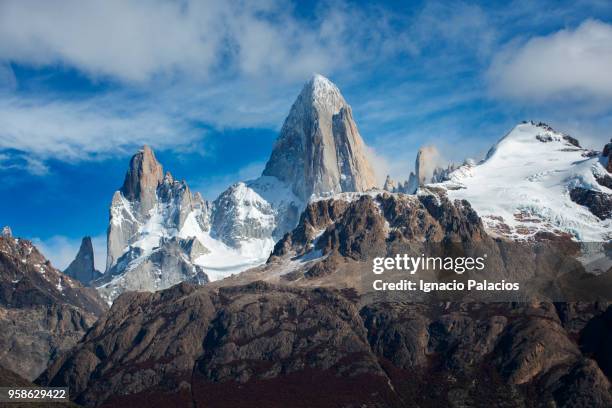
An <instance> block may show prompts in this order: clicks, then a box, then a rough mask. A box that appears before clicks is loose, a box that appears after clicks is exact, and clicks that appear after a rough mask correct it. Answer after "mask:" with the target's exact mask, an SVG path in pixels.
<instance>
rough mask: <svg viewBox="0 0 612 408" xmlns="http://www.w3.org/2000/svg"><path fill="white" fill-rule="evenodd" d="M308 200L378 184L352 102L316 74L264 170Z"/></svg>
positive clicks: (363, 189)
mask: <svg viewBox="0 0 612 408" xmlns="http://www.w3.org/2000/svg"><path fill="white" fill-rule="evenodd" d="M263 174H264V175H265V176H273V177H276V178H278V179H279V180H281V181H283V182H286V183H287V184H289V185H290V186H291V189H292V191H293V192H294V193H295V194H296V195H297V196H298V197H299V198H301V199H302V201H304V202H306V201H308V200H309V199H310V197H311V196H312V195H315V196H318V195H323V194H328V193H338V192H342V191H365V190H368V189H370V188H372V187H375V185H376V181H375V180H376V178H375V175H374V171H373V170H372V167H371V165H370V164H369V162H368V160H367V157H366V152H365V146H364V143H363V140H362V139H361V135H360V134H359V131H358V130H357V126H356V125H355V121H354V120H353V115H352V111H351V107H350V106H349V105H348V104H347V103H346V101H345V100H344V98H343V96H342V94H341V93H340V91H339V90H338V88H337V87H336V86H335V85H334V84H332V83H331V82H330V81H329V80H328V79H327V78H324V77H322V76H321V75H315V76H314V77H313V78H312V79H311V80H310V81H309V82H308V83H307V84H306V85H305V86H304V89H303V90H302V92H301V93H300V95H299V96H298V98H297V100H296V101H295V103H294V104H293V106H292V107H291V111H290V112H289V116H288V117H287V119H286V120H285V123H284V124H283V127H282V130H281V134H280V136H279V138H278V140H277V142H276V145H275V146H274V150H273V151H272V156H271V157H270V160H269V161H268V163H267V164H266V168H265V170H264V172H263Z"/></svg>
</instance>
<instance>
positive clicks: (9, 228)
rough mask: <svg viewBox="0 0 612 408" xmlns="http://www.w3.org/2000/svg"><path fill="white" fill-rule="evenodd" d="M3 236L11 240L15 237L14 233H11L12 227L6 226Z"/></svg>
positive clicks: (3, 229)
mask: <svg viewBox="0 0 612 408" xmlns="http://www.w3.org/2000/svg"><path fill="white" fill-rule="evenodd" d="M2 236H3V237H4V238H11V237H12V236H13V231H11V227H9V226H8V225H7V226H4V227H3V228H2Z"/></svg>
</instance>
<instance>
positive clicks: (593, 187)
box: [433, 122, 612, 242]
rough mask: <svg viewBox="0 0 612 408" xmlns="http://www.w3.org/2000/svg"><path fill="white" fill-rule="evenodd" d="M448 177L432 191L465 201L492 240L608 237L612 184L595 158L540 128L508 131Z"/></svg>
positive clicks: (528, 125) (600, 239)
mask: <svg viewBox="0 0 612 408" xmlns="http://www.w3.org/2000/svg"><path fill="white" fill-rule="evenodd" d="M448 178H449V180H448V181H445V182H443V183H439V184H433V186H438V187H443V188H445V189H446V190H447V193H448V196H449V197H450V198H451V199H465V200H467V201H469V202H470V204H471V205H472V207H473V208H474V209H475V210H476V212H477V213H478V214H479V215H480V217H482V219H483V221H484V223H485V226H486V227H487V229H488V231H489V232H490V233H492V234H494V235H501V236H505V237H510V238H513V239H521V240H522V239H530V238H533V237H535V236H536V234H538V233H542V232H545V233H554V234H557V235H559V234H569V235H571V236H572V237H573V238H574V239H576V240H579V241H590V242H603V241H607V240H609V239H611V238H612V219H611V217H610V216H611V215H612V214H609V213H610V212H612V190H611V189H610V187H612V185H611V184H610V182H611V181H612V180H611V179H610V175H609V174H608V172H607V170H606V169H605V167H604V163H603V158H602V156H600V155H598V154H596V153H595V152H593V151H590V150H588V149H584V148H582V147H580V144H579V142H578V141H577V140H576V139H574V138H572V137H571V136H568V135H565V134H562V133H559V132H557V131H555V130H553V129H552V128H551V127H549V126H547V125H545V124H543V123H539V124H535V123H533V122H529V123H523V124H520V125H518V126H516V127H515V128H514V129H512V131H511V132H510V133H508V134H507V135H506V136H505V137H503V138H502V139H501V140H500V141H499V142H498V143H497V144H495V145H494V146H493V147H492V148H491V149H490V151H489V152H488V154H487V156H486V158H485V159H484V160H483V161H482V162H480V163H479V164H464V165H463V166H460V167H459V168H458V169H457V170H455V171H453V172H452V173H451V174H450V175H448ZM602 200H603V201H602ZM589 203H594V204H595V205H590V204H589ZM606 203H607V204H606ZM597 205H599V208H597ZM606 207H607V209H608V210H607V211H608V215H607V216H606Z"/></svg>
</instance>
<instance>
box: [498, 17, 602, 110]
mask: <svg viewBox="0 0 612 408" xmlns="http://www.w3.org/2000/svg"><path fill="white" fill-rule="evenodd" d="M611 70H612V24H606V23H603V22H601V21H597V20H587V21H585V22H583V23H582V24H580V25H579V26H578V27H577V28H575V29H563V30H560V31H557V32H555V33H553V34H550V35H547V36H540V37H535V38H531V39H529V40H528V41H527V42H525V43H522V44H521V43H519V44H515V43H511V44H510V45H508V46H507V47H506V48H505V49H504V50H503V51H501V52H500V53H499V54H498V55H496V57H495V58H494V60H493V62H492V64H491V67H490V69H489V71H488V79H489V83H490V86H491V90H492V92H493V94H494V95H496V96H501V97H506V98H509V99H514V100H519V101H522V102H526V103H534V102H536V103H546V102H550V101H551V100H555V101H559V100H562V99H569V100H570V102H575V101H576V100H580V101H587V102H589V103H596V102H597V101H599V102H601V103H606V106H607V107H608V106H609V102H610V101H611V100H612V76H611V75H610V74H609V73H610V71H611Z"/></svg>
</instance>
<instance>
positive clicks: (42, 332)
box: [0, 235, 106, 380]
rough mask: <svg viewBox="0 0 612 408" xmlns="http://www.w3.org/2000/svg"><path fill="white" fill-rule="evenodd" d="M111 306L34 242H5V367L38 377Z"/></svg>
mask: <svg viewBox="0 0 612 408" xmlns="http://www.w3.org/2000/svg"><path fill="white" fill-rule="evenodd" d="M105 310H106V305H105V304H104V302H103V301H102V299H101V298H100V297H99V296H98V294H97V293H96V291H95V290H94V289H90V288H85V287H83V286H82V285H81V284H80V283H79V282H78V281H76V280H74V279H72V278H71V277H69V276H67V275H64V274H63V273H61V272H60V271H58V270H57V269H55V268H54V267H53V266H52V265H51V264H50V263H49V261H48V260H47V259H45V258H44V256H43V255H42V254H41V253H40V252H38V250H37V249H36V247H35V246H34V245H32V243H31V242H29V241H26V240H23V239H17V238H13V237H11V236H8V235H4V236H3V237H0V350H1V351H0V365H2V366H4V367H6V368H8V369H10V370H12V371H14V372H16V373H18V374H19V375H21V376H23V377H25V378H27V379H30V380H31V379H34V378H36V377H37V376H38V375H39V374H40V373H41V372H42V371H43V370H44V369H45V368H46V366H47V364H48V363H49V361H50V360H53V359H55V358H57V357H58V356H59V355H61V354H62V353H64V352H66V351H68V350H69V349H70V348H72V347H73V346H74V345H75V344H76V343H77V342H78V341H79V340H80V338H81V337H82V336H83V334H84V333H85V331H86V330H87V329H88V328H89V327H90V326H91V325H92V324H93V322H94V321H95V320H96V318H97V316H99V315H101V314H102V313H103V312H104V311H105Z"/></svg>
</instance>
